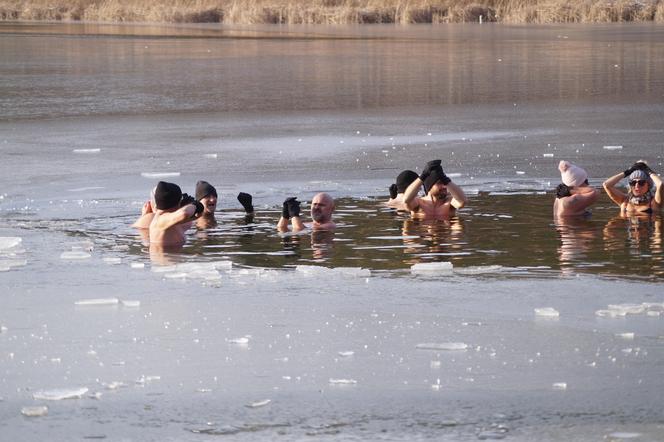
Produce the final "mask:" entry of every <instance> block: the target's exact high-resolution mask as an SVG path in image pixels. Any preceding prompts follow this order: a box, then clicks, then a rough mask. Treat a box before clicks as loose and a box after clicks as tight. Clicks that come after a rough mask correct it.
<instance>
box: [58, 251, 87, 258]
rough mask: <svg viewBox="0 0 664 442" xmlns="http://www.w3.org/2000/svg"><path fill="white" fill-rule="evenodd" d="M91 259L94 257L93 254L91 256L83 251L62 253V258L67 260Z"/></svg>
mask: <svg viewBox="0 0 664 442" xmlns="http://www.w3.org/2000/svg"><path fill="white" fill-rule="evenodd" d="M91 257H92V255H91V254H89V253H88V252H84V251H82V250H71V251H69V252H62V253H61V254H60V258H61V259H66V260H79V259H88V258H91Z"/></svg>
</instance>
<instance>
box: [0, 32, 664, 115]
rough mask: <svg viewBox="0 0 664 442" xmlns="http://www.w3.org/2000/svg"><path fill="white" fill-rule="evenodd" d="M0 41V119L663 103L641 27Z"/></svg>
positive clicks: (38, 36)
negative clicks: (603, 99) (606, 99)
mask: <svg viewBox="0 0 664 442" xmlns="http://www.w3.org/2000/svg"><path fill="white" fill-rule="evenodd" d="M0 34H3V35H2V38H0V53H2V63H0V76H1V77H2V79H3V81H2V83H1V84H0V103H1V104H3V109H4V110H3V114H2V118H25V117H28V118H35V117H42V116H58V117H59V116H70V115H93V114H94V115H105V114H137V113H139V114H142V113H154V112H173V111H197V112H215V111H236V110H237V111H251V110H279V111H285V110H302V109H366V108H376V107H389V106H421V105H441V104H459V103H510V104H511V103H517V102H519V103H523V102H526V101H540V100H550V99H563V100H579V99H585V98H592V99H595V98H597V97H598V96H610V97H617V98H618V99H625V100H631V99H634V98H636V97H640V98H641V99H642V100H648V99H651V98H652V97H658V96H661V93H662V91H664V77H662V76H661V75H658V73H660V72H663V71H664V43H662V42H664V29H663V28H662V27H661V26H655V25H650V24H642V25H639V24H629V25H624V26H623V25H615V24H614V25H610V26H606V25H593V26H581V25H575V26H564V25H560V26H555V27H553V26H551V27H549V26H505V25H487V26H471V25H446V26H406V27H395V26H363V27H356V26H336V27H313V28H312V27H306V26H273V27H269V26H259V27H247V28H242V27H224V26H209V25H208V26H206V25H201V26H186V27H178V26H170V27H166V26H157V27H149V26H140V25H138V26H137V25H126V26H119V25H112V26H111V25H91V24H78V23H77V24H62V23H57V24H44V23H40V24H38V25H36V24H15V23H13V24H12V23H0ZM35 60H39V62H38V63H37V62H35ZM26 98H29V99H26Z"/></svg>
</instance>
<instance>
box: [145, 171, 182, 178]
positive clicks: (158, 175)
mask: <svg viewBox="0 0 664 442" xmlns="http://www.w3.org/2000/svg"><path fill="white" fill-rule="evenodd" d="M141 176H142V177H143V178H174V177H178V176H180V172H141Z"/></svg>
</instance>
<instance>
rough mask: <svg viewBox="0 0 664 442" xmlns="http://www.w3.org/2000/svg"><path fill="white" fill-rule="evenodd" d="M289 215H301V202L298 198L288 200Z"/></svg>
mask: <svg viewBox="0 0 664 442" xmlns="http://www.w3.org/2000/svg"><path fill="white" fill-rule="evenodd" d="M288 216H290V217H291V218H294V217H296V216H300V202H299V201H298V200H297V199H296V198H293V199H292V200H290V201H288Z"/></svg>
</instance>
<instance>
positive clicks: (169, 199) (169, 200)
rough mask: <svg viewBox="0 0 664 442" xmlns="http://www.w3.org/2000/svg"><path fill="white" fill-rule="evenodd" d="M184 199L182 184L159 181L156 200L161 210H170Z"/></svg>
mask: <svg viewBox="0 0 664 442" xmlns="http://www.w3.org/2000/svg"><path fill="white" fill-rule="evenodd" d="M181 199H182V190H180V186H178V185H177V184H173V183H167V182H165V181H159V182H158V183H157V187H155V189H154V200H155V203H156V204H157V209H159V210H169V209H174V208H177V207H179V205H180V200H181Z"/></svg>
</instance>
